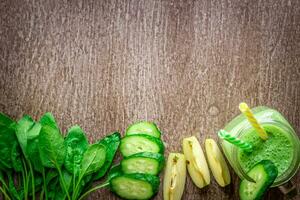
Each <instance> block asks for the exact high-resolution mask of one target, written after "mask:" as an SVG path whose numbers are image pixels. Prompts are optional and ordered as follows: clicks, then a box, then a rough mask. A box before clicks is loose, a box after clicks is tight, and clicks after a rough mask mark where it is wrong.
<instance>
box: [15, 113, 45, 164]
mask: <svg viewBox="0 0 300 200" xmlns="http://www.w3.org/2000/svg"><path fill="white" fill-rule="evenodd" d="M40 130H41V125H40V124H39V123H36V122H35V121H34V120H33V119H32V118H31V117H30V116H28V115H25V116H24V117H23V118H22V119H20V120H19V121H18V124H17V126H16V136H17V138H18V141H19V144H20V146H21V149H22V151H23V154H24V155H25V157H26V158H27V159H29V158H30V157H31V156H30V155H28V153H27V146H28V140H33V139H35V138H37V137H38V136H39V133H40Z"/></svg>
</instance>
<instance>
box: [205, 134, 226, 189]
mask: <svg viewBox="0 0 300 200" xmlns="http://www.w3.org/2000/svg"><path fill="white" fill-rule="evenodd" d="M205 150H206V155H207V160H208V164H209V167H210V170H211V171H212V174H213V175H214V177H215V179H216V181H217V183H218V184H219V185H220V186H222V187H225V186H226V185H228V184H230V181H231V179H230V173H229V169H228V166H227V163H226V161H225V159H224V156H223V155H222V153H221V151H220V149H219V147H218V145H217V143H216V142H215V141H214V140H213V139H206V140H205Z"/></svg>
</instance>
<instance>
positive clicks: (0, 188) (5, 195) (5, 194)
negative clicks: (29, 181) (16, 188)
mask: <svg viewBox="0 0 300 200" xmlns="http://www.w3.org/2000/svg"><path fill="white" fill-rule="evenodd" d="M0 191H1V192H2V194H3V195H4V197H5V199H8V200H11V198H10V197H9V196H8V195H7V193H6V192H5V189H3V188H2V187H1V186H0Z"/></svg>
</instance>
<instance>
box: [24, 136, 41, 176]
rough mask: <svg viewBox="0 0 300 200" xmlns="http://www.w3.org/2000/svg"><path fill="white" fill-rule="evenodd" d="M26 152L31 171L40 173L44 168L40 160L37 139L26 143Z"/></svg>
mask: <svg viewBox="0 0 300 200" xmlns="http://www.w3.org/2000/svg"><path fill="white" fill-rule="evenodd" d="M26 152H27V155H28V157H29V160H30V162H31V163H32V166H33V169H34V170H35V171H37V172H40V173H42V172H43V168H44V166H43V164H42V161H41V158H40V152H39V139H38V137H37V138H34V139H32V140H28V141H27V148H26Z"/></svg>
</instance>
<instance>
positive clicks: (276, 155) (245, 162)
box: [238, 124, 295, 177]
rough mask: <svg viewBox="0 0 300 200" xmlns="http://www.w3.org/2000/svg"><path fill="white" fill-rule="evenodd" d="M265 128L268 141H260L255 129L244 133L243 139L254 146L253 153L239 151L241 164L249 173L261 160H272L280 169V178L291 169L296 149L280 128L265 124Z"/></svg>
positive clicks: (287, 135) (288, 135) (289, 137)
mask: <svg viewBox="0 0 300 200" xmlns="http://www.w3.org/2000/svg"><path fill="white" fill-rule="evenodd" d="M263 128H264V129H265V130H266V132H267V133H268V137H269V138H268V139H267V140H266V141H264V140H262V139H260V137H259V136H258V134H257V133H256V132H255V130H254V129H253V128H251V129H248V130H247V131H245V132H244V133H243V135H242V137H241V138H242V139H243V140H244V141H247V142H249V143H250V144H252V145H253V151H252V152H251V153H247V152H245V151H243V150H239V151H238V160H239V163H240V165H241V167H242V168H243V170H244V171H245V172H247V171H249V170H250V169H251V168H252V167H253V166H254V165H255V164H256V163H258V162H260V161H261V160H271V161H272V162H273V163H274V164H275V166H276V167H277V168H278V177H280V176H281V175H282V174H283V173H284V172H285V171H287V169H288V168H289V167H290V165H291V163H292V161H293V158H294V149H295V147H294V145H293V141H292V138H291V136H290V134H289V133H286V132H285V131H284V130H283V129H281V128H280V127H278V126H274V125H272V124H265V125H263Z"/></svg>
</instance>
